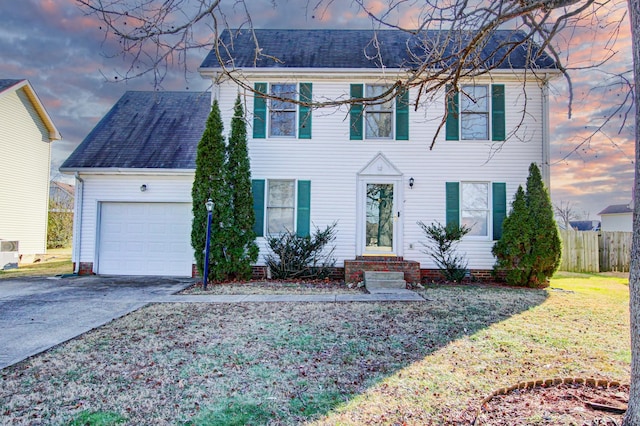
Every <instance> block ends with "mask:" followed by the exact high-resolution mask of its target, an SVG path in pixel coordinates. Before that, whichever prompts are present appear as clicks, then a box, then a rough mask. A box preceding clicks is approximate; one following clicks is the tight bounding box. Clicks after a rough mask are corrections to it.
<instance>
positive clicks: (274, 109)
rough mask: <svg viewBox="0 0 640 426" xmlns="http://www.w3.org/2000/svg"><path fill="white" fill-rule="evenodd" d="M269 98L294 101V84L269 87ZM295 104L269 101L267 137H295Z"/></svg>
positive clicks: (295, 93)
mask: <svg viewBox="0 0 640 426" xmlns="http://www.w3.org/2000/svg"><path fill="white" fill-rule="evenodd" d="M270 86H271V88H270V91H269V93H270V94H271V96H274V97H278V98H282V99H291V100H294V101H295V100H296V96H297V91H296V85H295V84H278V83H274V84H271V85H270ZM296 111H297V109H296V104H295V103H293V102H287V101H285V100H278V99H270V101H269V136H271V137H295V136H296Z"/></svg>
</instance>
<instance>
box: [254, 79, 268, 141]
mask: <svg viewBox="0 0 640 426" xmlns="http://www.w3.org/2000/svg"><path fill="white" fill-rule="evenodd" d="M253 88H254V89H255V91H256V92H260V93H267V83H256V84H255V85H254V86H253ZM266 137H267V100H266V99H265V98H264V96H259V95H255V96H254V98H253V138H254V139H264V138H266Z"/></svg>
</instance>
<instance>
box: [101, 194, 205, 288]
mask: <svg viewBox="0 0 640 426" xmlns="http://www.w3.org/2000/svg"><path fill="white" fill-rule="evenodd" d="M98 238H99V244H98V247H99V248H98V268H97V269H98V270H97V272H98V273H99V274H105V275H166V276H189V277H190V276H191V263H192V261H193V249H192V248H191V204H190V203H107V202H104V203H101V209H100V234H99V237H98Z"/></svg>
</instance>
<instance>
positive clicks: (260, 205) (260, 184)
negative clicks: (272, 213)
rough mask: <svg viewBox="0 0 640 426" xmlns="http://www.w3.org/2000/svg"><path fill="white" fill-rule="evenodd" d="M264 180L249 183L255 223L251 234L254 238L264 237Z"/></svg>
mask: <svg viewBox="0 0 640 426" xmlns="http://www.w3.org/2000/svg"><path fill="white" fill-rule="evenodd" d="M264 187H265V182H264V179H254V180H252V181H251V193H252V194H253V211H254V213H255V216H256V221H255V223H254V224H253V232H255V233H256V237H263V236H264Z"/></svg>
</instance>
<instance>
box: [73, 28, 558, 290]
mask: <svg viewBox="0 0 640 426" xmlns="http://www.w3.org/2000/svg"><path fill="white" fill-rule="evenodd" d="M250 34H251V33H249V32H236V33H229V32H227V33H225V34H224V35H223V36H222V39H223V41H224V49H219V50H218V51H219V52H221V57H222V58H223V62H224V64H223V65H224V68H225V69H226V70H232V75H233V76H234V78H233V79H231V78H229V77H228V75H227V74H225V73H223V72H222V71H223V67H222V66H221V64H220V63H219V61H218V57H217V55H216V54H215V53H214V51H213V50H212V53H210V54H209V55H208V57H207V58H206V59H205V60H204V61H203V63H202V65H201V67H200V73H201V75H202V76H203V77H205V78H209V79H211V82H212V90H211V97H212V98H213V99H217V100H218V102H219V105H220V108H221V112H222V118H223V122H224V123H225V127H226V129H227V130H228V129H229V127H230V122H231V117H232V114H233V104H234V101H235V99H236V97H237V96H240V97H241V99H242V101H243V103H244V105H245V110H246V115H247V123H248V134H249V141H248V142H249V156H250V161H251V173H252V180H253V187H252V189H253V196H254V206H255V211H256V224H255V231H256V234H257V235H258V243H259V245H260V248H261V256H260V258H259V260H258V262H257V265H256V266H257V268H256V271H260V266H262V265H264V261H263V256H264V255H265V254H266V253H267V246H266V238H265V237H267V236H268V235H270V234H276V233H279V232H281V231H283V230H285V229H288V230H292V231H295V232H297V233H298V234H300V235H309V234H310V233H313V231H314V229H315V228H316V227H318V228H324V227H325V226H327V225H329V224H332V223H334V222H335V223H336V224H337V225H336V240H335V252H334V256H335V258H336V260H337V262H336V273H337V274H338V275H342V274H343V275H342V276H344V277H345V279H346V280H348V281H354V280H359V279H360V274H361V271H362V269H363V268H365V269H383V270H404V271H405V277H406V278H407V280H408V281H418V280H420V279H421V278H425V277H427V278H430V277H433V276H435V272H434V268H435V265H434V263H433V261H432V260H431V259H430V257H429V256H428V255H427V254H426V253H425V252H424V250H425V247H424V246H423V243H426V242H427V239H426V237H425V235H424V234H423V233H422V230H421V228H420V227H419V226H418V221H422V222H424V223H426V224H429V223H432V222H440V223H442V224H445V223H449V222H455V223H459V224H466V225H468V226H470V227H471V228H472V231H471V232H470V233H469V234H468V235H466V236H465V237H464V239H463V241H462V242H461V244H460V245H459V249H458V250H459V253H460V254H464V255H465V257H466V259H467V260H468V267H469V268H470V270H471V272H472V273H473V274H475V275H476V276H477V277H479V278H484V277H488V276H489V272H490V271H491V269H492V267H493V264H494V258H493V256H492V254H491V248H492V246H493V244H494V242H495V240H496V239H498V238H499V237H500V235H501V230H502V220H503V219H504V217H505V215H506V214H507V211H508V208H509V204H510V202H511V200H512V198H513V195H514V193H515V191H516V190H517V188H518V185H523V186H524V184H525V182H526V178H527V174H528V168H529V165H530V164H531V163H532V162H535V163H537V164H538V165H539V166H540V168H541V170H542V171H543V175H544V176H545V177H546V179H547V183H548V173H549V171H548V156H549V149H548V147H549V135H548V95H547V90H548V87H547V84H548V80H549V79H550V78H552V77H554V76H555V75H556V74H557V71H556V70H555V68H554V63H553V61H551V60H550V59H549V58H548V57H546V56H544V55H541V56H539V57H538V59H537V60H536V62H535V63H534V64H533V66H534V67H535V68H536V71H535V72H532V71H530V70H528V69H526V68H527V67H526V66H525V65H524V64H525V63H526V58H525V55H527V54H528V53H529V52H528V51H527V49H526V48H524V47H522V48H516V49H513V51H511V52H510V53H509V54H508V55H505V56H504V57H503V59H504V61H501V62H500V63H499V64H493V66H494V67H495V69H493V70H492V71H491V72H489V73H487V74H484V75H481V76H477V77H475V78H473V79H469V80H461V81H460V84H459V85H458V86H457V87H456V88H451V89H452V90H450V91H449V92H448V94H447V91H446V90H444V89H443V90H441V91H440V93H439V94H438V96H436V97H420V95H421V92H420V86H412V87H411V88H410V89H409V90H408V91H401V93H400V94H399V95H398V96H394V97H392V98H390V99H388V100H385V99H382V100H381V101H378V102H366V101H359V99H366V98H372V97H376V96H378V95H380V94H383V93H385V92H386V91H387V90H388V89H389V88H391V87H392V86H393V85H394V84H395V83H396V82H398V81H400V82H402V81H406V79H407V78H408V77H409V76H410V75H411V72H412V69H411V65H410V64H415V61H414V60H415V58H416V57H417V56H418V54H419V52H418V51H411V48H410V46H416V44H415V43H411V38H412V37H422V36H425V37H433V34H434V33H429V34H426V35H417V36H412V35H410V34H408V33H405V32H401V31H396V30H385V31H378V32H377V33H376V34H375V39H376V44H375V46H374V45H373V44H372V38H373V35H374V33H373V32H372V31H368V30H255V35H256V37H257V39H258V41H259V49H260V50H256V43H255V41H254V40H253V39H252V38H251V36H250ZM511 37H513V38H514V40H515V39H517V38H518V37H520V35H519V34H518V33H514V32H509V31H498V32H497V33H496V35H495V36H494V39H492V40H494V41H493V42H494V43H496V45H497V43H505V40H506V41H508V40H509V39H510V38H511ZM230 38H231V39H230ZM424 45H425V44H424V43H423V44H422V46H424ZM485 48H486V49H487V51H490V50H491V48H492V46H491V42H490V43H489V45H487V46H486V47H485ZM258 52H260V53H261V55H258V54H257V53H258ZM488 60H491V59H488ZM427 84H429V83H427ZM261 93H266V94H269V95H273V96H274V97H277V98H279V99H278V100H275V99H273V98H272V97H265V96H261V95H260V94H261ZM125 96H129V97H131V96H134V97H135V96H137V97H142V96H143V95H140V94H139V95H132V94H127V95H125ZM149 96H150V95H149ZM149 96H147V101H148V102H151V101H152V99H151V98H150V97H149ZM176 96H180V95H179V94H176ZM181 96H183V97H184V96H187V95H185V94H182V95H181ZM190 96H193V94H190ZM161 97H162V94H159V95H156V102H157V103H156V110H155V111H152V109H153V108H151V107H140V108H139V110H140V112H139V114H143V113H149V114H157V120H156V121H157V122H162V121H163V120H175V117H173V116H172V113H171V112H170V111H172V109H171V108H165V107H164V106H163V103H162V101H158V98H161ZM289 100H292V101H294V100H295V101H299V102H292V101H289ZM335 100H346V101H348V102H345V103H342V104H340V105H335V106H327V107H322V108H319V107H318V106H319V105H320V104H322V103H323V102H326V101H335ZM131 101H133V100H132V99H129V102H131ZM122 102H123V101H122V100H121V101H119V102H118V104H117V105H116V106H115V107H114V110H115V111H114V110H112V112H110V113H109V114H108V116H107V117H105V120H108V119H109V117H111V119H112V120H115V121H112V122H109V123H101V124H99V125H98V126H97V127H96V129H94V131H93V132H92V134H90V135H89V136H88V137H87V139H86V140H85V141H84V142H83V144H81V145H80V147H79V148H78V149H77V150H76V152H74V154H72V156H71V157H70V158H69V159H68V160H67V162H65V164H64V165H63V167H62V170H63V171H65V172H67V173H75V174H76V176H77V178H78V180H79V183H80V184H81V185H82V188H83V194H84V195H82V197H77V198H76V202H77V209H79V210H81V212H82V214H81V215H77V217H80V219H78V222H77V223H76V228H77V231H76V240H75V241H76V243H75V244H76V250H75V251H74V256H75V257H74V261H75V262H77V263H78V265H79V264H81V263H82V264H84V265H85V270H87V271H92V272H95V273H110V274H111V273H127V274H165V275H166V274H175V275H187V274H190V273H191V271H192V268H191V264H192V263H193V251H192V250H191V257H190V258H189V259H187V258H188V257H189V256H187V255H184V256H182V257H181V259H182V260H180V261H179V262H178V263H180V264H181V266H180V267H179V268H177V269H176V270H175V271H171V270H163V272H162V273H159V270H154V267H153V265H154V264H157V263H154V262H162V260H163V259H165V260H166V258H167V257H171V256H172V254H173V253H172V252H171V250H170V248H169V247H170V246H169V245H168V244H167V245H166V246H165V248H164V249H163V251H162V253H158V254H154V255H153V256H156V257H157V260H154V261H151V260H149V259H150V258H149V256H151V253H150V251H151V250H150V247H152V246H153V244H146V243H144V244H140V243H137V242H136V240H137V239H140V238H142V239H145V240H146V239H150V240H153V239H154V237H153V236H152V235H150V236H146V237H145V236H140V235H133V234H132V235H131V236H127V235H125V234H123V235H120V236H119V237H118V241H111V242H110V243H109V245H107V243H105V242H104V241H105V239H107V240H111V239H112V233H113V232H114V231H113V229H112V228H108V227H107V225H105V223H107V222H110V221H114V220H115V222H117V223H118V225H117V226H115V228H117V229H126V227H127V223H128V222H127V221H128V220H129V219H127V216H128V215H129V213H128V211H129V210H131V209H134V208H135V207H141V206H142V205H143V204H147V205H148V206H147V207H145V208H146V210H145V213H144V215H146V219H147V220H156V219H157V217H158V218H160V217H161V216H162V215H163V214H164V213H163V212H164V210H165V208H166V207H167V205H168V204H175V203H178V204H183V211H182V212H181V213H176V216H180V219H179V220H180V221H181V223H182V224H183V227H182V230H181V231H177V232H182V233H184V235H185V238H183V239H182V242H181V244H182V245H184V244H185V243H188V239H189V235H188V229H189V227H190V220H191V217H190V215H189V213H188V210H189V209H188V208H187V205H188V203H189V202H190V186H191V183H192V181H193V176H194V169H195V161H194V158H192V157H193V155H192V156H191V157H189V158H186V157H185V158H183V157H182V156H183V154H184V152H186V151H189V152H191V153H194V152H195V147H196V145H197V140H196V139H198V138H195V136H194V135H193V134H191V135H190V136H189V137H185V136H184V135H182V134H180V133H179V129H177V131H175V132H173V133H171V132H169V133H167V132H165V133H164V134H162V135H159V134H156V137H153V138H150V137H149V135H148V134H145V131H144V129H143V128H140V129H138V133H134V134H132V133H131V132H129V133H128V134H129V136H127V135H126V134H124V133H125V132H121V133H123V134H121V135H120V136H119V139H118V140H115V139H113V138H111V139H110V137H109V136H108V135H107V134H106V133H105V132H107V131H113V128H114V126H115V127H117V125H118V122H119V121H123V119H124V118H123V117H125V116H127V114H129V115H130V114H131V111H128V112H127V111H124V110H123V105H121V104H122ZM209 103H210V101H209ZM192 108H193V109H194V111H195V110H196V109H197V113H196V114H195V115H197V116H198V117H200V116H202V115H204V111H203V105H202V103H201V102H198V103H197V105H194V106H193V107H192ZM118 111H120V113H118ZM175 113H176V114H183V115H184V112H179V111H177V112H175ZM148 118H149V117H147V119H146V120H148ZM445 118H446V120H445V121H444V122H443V120H444V119H445ZM194 119H195V117H192V118H190V120H191V121H193V120H194ZM198 119H200V118H198ZM130 125H135V123H133V122H132V123H130ZM176 126H177V127H179V126H180V124H179V123H178V124H176ZM194 126H195V124H194ZM196 127H197V126H196ZM203 127H204V120H203V122H202V128H203ZM440 127H441V131H440V133H439V134H438V137H437V138H435V140H434V135H436V133H437V132H438V129H439V128H440ZM148 132H150V130H149V131H148ZM148 132H147V133H148ZM156 133H157V132H156ZM196 133H197V132H196ZM162 138H164V139H162ZM96 139H100V140H101V141H102V142H101V143H102V146H103V149H105V150H113V152H115V151H118V155H117V156H116V155H114V154H113V153H112V154H111V156H110V157H109V155H110V154H109V152H103V151H102V150H100V149H97V148H96V147H97V146H98V145H97V144H98V142H96ZM434 142H435V143H434ZM432 144H433V145H432ZM163 145H170V146H172V147H173V148H174V149H173V155H174V157H173V158H169V157H168V156H166V155H165V154H166V152H165V153H164V154H163V155H165V157H163V158H165V160H166V161H165V162H164V163H163V165H162V166H161V167H159V162H158V161H156V160H155V159H154V158H153V155H151V153H149V152H147V151H149V150H153V149H155V148H156V147H158V146H163ZM178 146H179V147H181V149H182V151H180V150H178V149H177V148H176V147H178ZM164 149H165V151H166V147H164ZM141 152H145V158H146V160H145V161H137V162H136V161H134V158H133V156H135V155H140V153H141ZM178 160H179V161H178ZM178 162H179V163H180V166H178ZM143 185H145V186H144V187H143ZM156 187H158V192H156V189H155V188H156ZM143 188H144V190H143ZM78 199H80V201H78ZM116 205H117V208H116V209H115V210H114V209H113V207H114V206H116ZM154 209H155V210H154ZM156 216H157V217H156ZM131 220H134V219H131ZM171 220H172V221H173V222H171V223H173V224H174V225H175V226H176V227H177V225H176V222H177V221H178V219H177V218H173V219H171ZM165 221H169V219H165ZM159 222H162V220H161V219H159ZM159 227H160V225H159ZM130 228H133V226H131V227H130ZM160 228H162V227H160ZM162 229H163V231H162V232H163V233H164V236H165V237H166V232H167V231H166V227H165V228H162ZM148 232H150V233H151V234H153V230H149V231H148ZM107 233H108V234H109V235H107ZM157 243H158V244H160V242H159V241H158V242H157ZM128 244H129V245H130V246H132V247H133V246H135V247H137V250H142V251H143V252H144V255H143V256H141V257H144V258H145V259H146V260H144V261H143V260H140V259H138V260H133V259H132V257H131V255H130V254H129V255H124V254H123V253H126V252H128V250H127V249H124V248H125V247H127V245H128ZM106 258H109V259H110V260H109V261H108V262H107V261H106V260H105V259H106ZM141 262H144V263H145V265H146V266H142V264H141ZM149 262H151V263H149ZM125 264H127V265H129V266H128V267H127V268H123V265H125ZM183 264H184V265H183ZM165 265H166V261H165ZM119 271H120V272H119Z"/></svg>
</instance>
